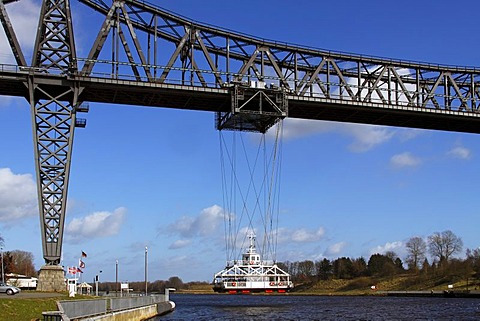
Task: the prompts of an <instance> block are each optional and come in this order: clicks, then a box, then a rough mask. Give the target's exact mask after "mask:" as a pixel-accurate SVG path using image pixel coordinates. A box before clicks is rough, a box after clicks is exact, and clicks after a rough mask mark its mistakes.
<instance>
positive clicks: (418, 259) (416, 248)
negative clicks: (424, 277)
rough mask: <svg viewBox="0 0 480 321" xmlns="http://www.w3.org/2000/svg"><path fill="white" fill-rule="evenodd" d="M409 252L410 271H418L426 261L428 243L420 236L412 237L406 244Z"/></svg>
mask: <svg viewBox="0 0 480 321" xmlns="http://www.w3.org/2000/svg"><path fill="white" fill-rule="evenodd" d="M405 246H406V248H407V252H408V256H407V259H406V261H407V264H408V267H409V268H410V269H413V270H417V269H418V268H420V265H421V264H422V263H423V261H424V260H425V254H426V253H427V243H425V241H424V240H423V238H421V237H419V236H414V237H411V238H410V239H409V240H408V241H407V244H405Z"/></svg>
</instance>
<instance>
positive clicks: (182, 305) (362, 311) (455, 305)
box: [152, 294, 480, 321]
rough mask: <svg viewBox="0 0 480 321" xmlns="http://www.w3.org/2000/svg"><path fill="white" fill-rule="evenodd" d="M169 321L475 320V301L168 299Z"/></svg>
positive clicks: (163, 319) (478, 304) (479, 315)
mask: <svg viewBox="0 0 480 321" xmlns="http://www.w3.org/2000/svg"><path fill="white" fill-rule="evenodd" d="M170 299H171V300H172V301H174V302H175V304H176V309H175V311H174V312H172V313H170V314H168V315H164V316H160V317H157V318H154V319H152V321H153V320H155V321H171V320H176V321H178V320H182V321H183V320H255V321H259V320H270V321H271V320H365V321H366V320H382V321H383V320H480V300H479V299H461V298H402V297H373V296H363V297H362V296H353V297H350V296H348V297H340V296H296V295H284V296H275V295H270V296H268V295H189V294H171V295H170Z"/></svg>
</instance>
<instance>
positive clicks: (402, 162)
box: [390, 152, 422, 168]
mask: <svg viewBox="0 0 480 321" xmlns="http://www.w3.org/2000/svg"><path fill="white" fill-rule="evenodd" d="M421 163H422V160H421V159H420V158H418V157H416V156H414V155H412V154H411V153H409V152H405V153H402V154H397V155H394V156H392V158H390V164H392V165H393V166H394V167H396V168H402V167H415V166H418V165H420V164H421Z"/></svg>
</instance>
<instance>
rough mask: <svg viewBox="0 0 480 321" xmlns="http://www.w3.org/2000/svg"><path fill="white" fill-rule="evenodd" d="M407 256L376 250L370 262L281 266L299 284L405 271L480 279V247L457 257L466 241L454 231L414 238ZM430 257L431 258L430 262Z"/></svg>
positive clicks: (326, 261) (308, 262) (340, 260)
mask: <svg viewBox="0 0 480 321" xmlns="http://www.w3.org/2000/svg"><path fill="white" fill-rule="evenodd" d="M405 247H406V250H407V256H406V257H405V258H404V260H405V261H403V260H402V258H400V257H399V256H398V255H397V254H396V253H395V252H393V251H387V252H386V253H384V254H380V253H375V254H372V255H371V256H370V258H369V259H368V261H367V260H366V259H365V258H363V257H359V258H349V257H340V258H337V259H335V260H329V259H327V258H324V259H322V260H318V261H311V260H305V261H296V262H282V263H279V264H278V265H279V267H280V268H282V269H283V270H285V271H286V272H288V273H289V274H290V275H291V276H292V280H293V281H294V282H296V283H304V282H313V281H317V280H329V279H353V278H357V277H364V276H371V277H385V276H395V275H398V274H404V273H414V274H419V275H424V276H449V275H450V276H455V275H456V276H461V277H464V278H469V277H473V278H477V279H480V248H477V249H473V250H472V249H467V250H466V252H465V254H466V255H465V258H464V259H458V258H454V256H455V255H456V254H459V253H461V252H462V250H463V241H462V239H461V238H460V237H458V236H456V235H455V234H454V233H453V232H452V231H450V230H447V231H443V232H436V233H433V234H432V235H430V236H428V238H427V240H424V239H423V238H421V237H418V236H415V237H411V238H410V239H409V240H408V241H407V242H406V245H405ZM429 258H430V261H429Z"/></svg>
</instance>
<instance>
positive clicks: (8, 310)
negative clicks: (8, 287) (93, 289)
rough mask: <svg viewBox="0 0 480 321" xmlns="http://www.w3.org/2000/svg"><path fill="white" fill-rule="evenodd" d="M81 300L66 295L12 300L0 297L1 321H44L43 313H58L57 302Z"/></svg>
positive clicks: (59, 294)
mask: <svg viewBox="0 0 480 321" xmlns="http://www.w3.org/2000/svg"><path fill="white" fill-rule="evenodd" d="M69 299H77V300H78V299H79V297H77V298H69V297H68V295H67V294H66V293H65V294H63V293H58V296H55V297H51V298H14V299H13V298H10V297H7V296H3V295H2V296H1V297H0V321H32V320H43V316H42V312H46V311H58V308H57V301H62V300H69Z"/></svg>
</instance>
